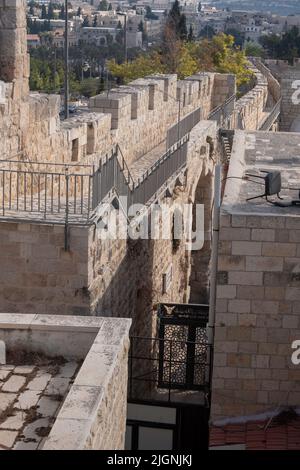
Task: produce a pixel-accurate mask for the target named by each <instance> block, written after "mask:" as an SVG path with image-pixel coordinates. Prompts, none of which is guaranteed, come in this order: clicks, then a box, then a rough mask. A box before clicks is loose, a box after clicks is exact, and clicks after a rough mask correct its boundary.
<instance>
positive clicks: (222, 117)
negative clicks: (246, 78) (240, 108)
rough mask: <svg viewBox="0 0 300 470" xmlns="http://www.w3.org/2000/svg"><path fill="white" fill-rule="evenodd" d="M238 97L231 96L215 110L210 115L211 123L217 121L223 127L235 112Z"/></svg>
mask: <svg viewBox="0 0 300 470" xmlns="http://www.w3.org/2000/svg"><path fill="white" fill-rule="evenodd" d="M235 100H236V95H235V94H234V95H231V96H230V97H229V98H227V99H226V100H225V101H224V103H222V104H221V105H220V106H217V107H216V108H214V109H213V110H212V111H211V112H210V113H209V115H208V119H209V120H210V121H217V123H218V125H219V126H223V125H224V122H226V120H228V119H229V118H230V116H231V115H232V113H233V112H234V107H235Z"/></svg>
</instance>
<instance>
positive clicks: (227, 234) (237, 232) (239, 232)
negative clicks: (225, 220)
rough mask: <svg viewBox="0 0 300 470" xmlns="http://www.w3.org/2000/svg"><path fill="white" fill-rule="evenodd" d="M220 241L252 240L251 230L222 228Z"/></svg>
mask: <svg viewBox="0 0 300 470" xmlns="http://www.w3.org/2000/svg"><path fill="white" fill-rule="evenodd" d="M220 240H221V241H222V240H225V241H226V240H228V241H234V240H236V241H240V240H250V229H249V228H227V227H225V228H221V230H220Z"/></svg>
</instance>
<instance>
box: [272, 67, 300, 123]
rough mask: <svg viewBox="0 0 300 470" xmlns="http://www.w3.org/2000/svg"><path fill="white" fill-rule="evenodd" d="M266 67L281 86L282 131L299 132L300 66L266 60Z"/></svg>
mask: <svg viewBox="0 0 300 470" xmlns="http://www.w3.org/2000/svg"><path fill="white" fill-rule="evenodd" d="M265 64H266V66H267V67H268V68H269V69H270V70H271V72H272V74H273V75H275V77H276V78H277V80H278V81H279V83H280V86H281V95H282V103H281V118H280V130H282V131H291V132H299V130H300V99H299V83H300V82H299V81H300V65H299V63H298V62H297V60H296V61H295V64H294V65H290V64H289V63H288V62H287V61H283V60H266V61H265Z"/></svg>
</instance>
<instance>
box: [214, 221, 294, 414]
mask: <svg viewBox="0 0 300 470" xmlns="http://www.w3.org/2000/svg"><path fill="white" fill-rule="evenodd" d="M299 233H300V222H299V218H297V217H292V216H290V217H288V216H278V217H275V216H271V215H269V216H268V217H264V216H263V215H261V216H259V215H247V216H246V215H242V214H241V215H238V214H229V213H225V212H223V213H222V216H221V230H220V244H219V267H218V269H219V272H218V287H217V309H216V332H215V333H216V335H215V353H214V374H213V384H212V419H213V420H214V419H217V418H220V417H226V416H227V417H229V416H239V415H246V414H255V413H258V412H262V411H265V410H267V409H272V408H276V407H277V406H279V405H282V406H284V405H288V406H298V405H299V399H300V388H299V382H298V381H299V379H300V370H299V366H294V365H293V364H292V362H291V354H292V352H293V350H292V349H291V344H292V341H293V340H295V339H299V337H300V317H299V313H300V312H299V265H300V251H299Z"/></svg>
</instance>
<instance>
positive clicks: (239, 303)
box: [228, 300, 251, 313]
mask: <svg viewBox="0 0 300 470" xmlns="http://www.w3.org/2000/svg"><path fill="white" fill-rule="evenodd" d="M250 307H251V303H250V300H229V302H228V312H232V313H249V312H250Z"/></svg>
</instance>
